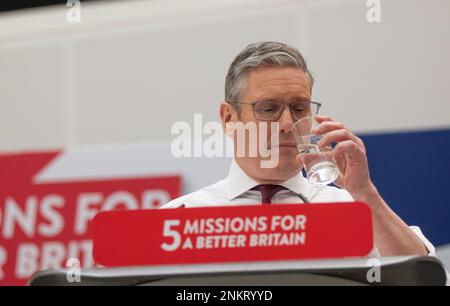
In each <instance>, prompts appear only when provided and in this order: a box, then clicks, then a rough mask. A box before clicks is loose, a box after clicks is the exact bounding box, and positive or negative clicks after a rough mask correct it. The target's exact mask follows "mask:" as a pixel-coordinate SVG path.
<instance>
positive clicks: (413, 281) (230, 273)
mask: <svg viewBox="0 0 450 306" xmlns="http://www.w3.org/2000/svg"><path fill="white" fill-rule="evenodd" d="M68 275H69V276H70V272H69V270H65V269H62V270H49V271H43V272H39V273H37V274H35V275H34V276H33V277H32V279H31V280H30V282H29V284H30V285H31V286H111V285H112V286H139V285H141V286H142V285H144V286H317V285H319V286H347V285H350V286H445V283H446V274H445V270H444V268H443V266H442V264H441V263H440V261H439V260H438V259H436V258H434V257H385V258H377V259H369V258H352V259H340V260H302V261H300V260H298V261H270V262H245V263H223V264H192V265H171V266H152V267H124V268H97V269H85V270H81V278H80V282H70V281H69V280H72V279H73V277H72V278H71V277H68Z"/></svg>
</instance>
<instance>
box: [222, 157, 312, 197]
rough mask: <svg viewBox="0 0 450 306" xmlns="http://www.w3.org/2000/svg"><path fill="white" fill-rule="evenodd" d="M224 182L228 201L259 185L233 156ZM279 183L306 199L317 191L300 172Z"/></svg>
mask: <svg viewBox="0 0 450 306" xmlns="http://www.w3.org/2000/svg"><path fill="white" fill-rule="evenodd" d="M225 183H226V186H227V197H228V200H230V201H231V200H233V199H235V198H237V197H238V196H240V195H241V194H243V193H245V192H247V191H249V190H250V189H252V188H253V187H255V186H258V185H260V184H259V183H258V182H257V181H255V180H253V179H252V178H250V177H249V176H248V175H247V174H246V173H245V172H244V170H242V168H241V167H240V166H239V165H238V163H237V162H236V161H235V160H234V158H233V161H232V162H231V166H230V171H229V173H228V176H227V178H226V179H225ZM280 185H281V186H283V187H286V188H287V189H289V190H291V191H292V192H294V193H295V194H302V195H303V196H305V197H306V198H308V199H310V198H311V197H312V196H313V195H314V194H315V193H316V192H317V191H318V188H317V187H315V186H314V185H312V184H311V183H309V182H308V181H307V180H306V178H304V177H303V175H302V173H301V172H300V173H299V174H298V175H295V176H293V177H291V178H290V179H288V180H286V181H284V182H282V183H280Z"/></svg>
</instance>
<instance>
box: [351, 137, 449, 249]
mask: <svg viewBox="0 0 450 306" xmlns="http://www.w3.org/2000/svg"><path fill="white" fill-rule="evenodd" d="M359 136H360V137H361V138H362V139H363V140H364V142H365V144H366V148H367V154H368V158H369V166H370V171H371V176H372V180H373V181H374V183H375V184H376V186H377V187H378V189H379V191H380V192H381V194H382V196H383V197H384V199H385V200H386V201H387V202H388V204H389V205H390V207H391V208H392V209H393V210H394V211H395V212H396V213H397V214H399V215H400V216H401V217H402V218H403V220H405V222H407V223H408V224H409V225H418V226H420V227H421V229H422V231H423V232H424V234H425V235H426V236H427V237H428V238H429V239H430V240H431V242H433V243H434V244H435V245H442V244H445V243H450V130H439V131H431V132H414V133H411V132H409V133H395V134H379V135H359Z"/></svg>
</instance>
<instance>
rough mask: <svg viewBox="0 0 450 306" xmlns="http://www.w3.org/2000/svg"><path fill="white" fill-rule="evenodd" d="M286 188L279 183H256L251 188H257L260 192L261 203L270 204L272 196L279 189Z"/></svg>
mask: <svg viewBox="0 0 450 306" xmlns="http://www.w3.org/2000/svg"><path fill="white" fill-rule="evenodd" d="M285 189H287V188H285V187H283V186H280V185H258V186H256V187H253V188H252V190H258V191H259V192H261V196H262V203H263V204H272V198H273V196H274V195H275V194H276V193H277V192H278V191H280V190H285Z"/></svg>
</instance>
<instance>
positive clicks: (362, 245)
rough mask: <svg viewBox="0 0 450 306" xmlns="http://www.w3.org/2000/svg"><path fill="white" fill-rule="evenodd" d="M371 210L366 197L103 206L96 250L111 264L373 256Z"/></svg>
mask: <svg viewBox="0 0 450 306" xmlns="http://www.w3.org/2000/svg"><path fill="white" fill-rule="evenodd" d="M372 248H373V235H372V219H371V212H370V209H369V207H368V206H367V205H365V204H363V203H326V204H305V205H292V204H288V205H286V204H284V205H263V206H233V207H211V208H206V207H202V208H177V209H162V210H153V211H138V210H137V211H124V212H103V213H100V214H98V215H97V216H96V217H95V219H94V258H95V260H96V261H97V262H98V263H100V264H102V265H104V266H108V267H111V266H130V265H161V264H188V263H213V262H216V263H219V262H242V261H262V260H289V259H314V258H343V257H354V256H367V255H368V254H369V253H370V252H371V250H372Z"/></svg>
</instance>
